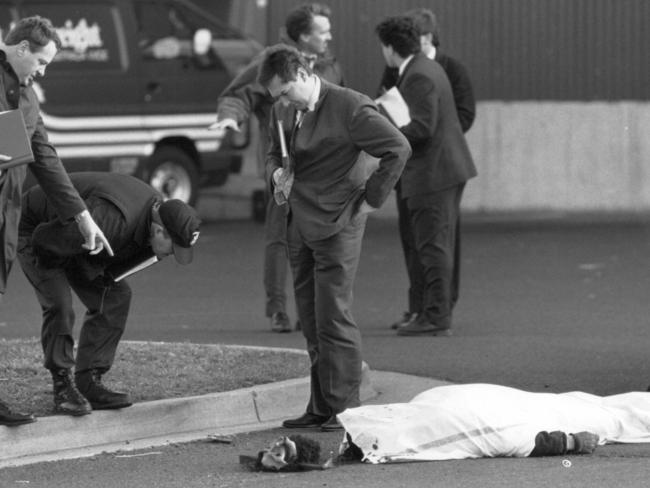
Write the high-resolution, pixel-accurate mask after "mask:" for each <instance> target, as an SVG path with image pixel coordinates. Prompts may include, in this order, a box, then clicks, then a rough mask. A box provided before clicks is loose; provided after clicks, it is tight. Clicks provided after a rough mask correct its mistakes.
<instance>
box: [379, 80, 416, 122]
mask: <svg viewBox="0 0 650 488" xmlns="http://www.w3.org/2000/svg"><path fill="white" fill-rule="evenodd" d="M375 103H376V104H377V105H378V106H379V109H380V111H381V112H382V113H383V114H384V115H386V116H387V117H388V118H389V119H390V121H391V122H392V123H393V124H395V126H396V127H403V126H405V125H406V124H408V123H409V122H411V115H410V114H409V108H408V105H406V102H405V101H404V98H402V94H401V93H400V92H399V90H398V89H397V87H393V88H391V89H390V90H388V91H387V92H386V93H384V94H383V95H382V96H380V97H379V98H377V99H376V100H375Z"/></svg>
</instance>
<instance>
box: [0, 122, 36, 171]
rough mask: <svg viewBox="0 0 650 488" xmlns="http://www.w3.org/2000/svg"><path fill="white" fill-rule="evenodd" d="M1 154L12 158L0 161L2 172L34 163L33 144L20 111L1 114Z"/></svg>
mask: <svg viewBox="0 0 650 488" xmlns="http://www.w3.org/2000/svg"><path fill="white" fill-rule="evenodd" d="M0 154H4V155H5V156H10V157H11V159H10V160H9V161H1V160H0V171H2V170H5V169H9V168H13V167H14V166H18V165H21V164H28V163H31V162H33V161H34V153H32V142H31V140H30V138H29V136H28V135H27V129H26V128H25V120H24V119H23V113H22V112H21V111H20V110H7V111H5V112H0Z"/></svg>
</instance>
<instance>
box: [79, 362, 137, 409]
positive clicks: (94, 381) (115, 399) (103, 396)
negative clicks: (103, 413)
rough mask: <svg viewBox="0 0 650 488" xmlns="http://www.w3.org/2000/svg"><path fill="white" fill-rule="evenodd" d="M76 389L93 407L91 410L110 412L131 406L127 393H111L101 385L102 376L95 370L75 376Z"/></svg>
mask: <svg viewBox="0 0 650 488" xmlns="http://www.w3.org/2000/svg"><path fill="white" fill-rule="evenodd" d="M75 382H76V383H77V388H79V391H80V392H81V393H82V394H83V396H85V397H86V398H87V399H88V401H89V402H90V404H91V405H92V407H93V410H110V409H113V408H125V407H130V406H131V405H133V403H132V402H131V399H130V398H129V395H128V393H120V392H117V391H111V390H109V389H108V388H106V387H105V386H104V385H103V384H102V375H101V374H100V373H99V371H97V370H96V369H91V370H90V371H84V372H83V373H77V374H75Z"/></svg>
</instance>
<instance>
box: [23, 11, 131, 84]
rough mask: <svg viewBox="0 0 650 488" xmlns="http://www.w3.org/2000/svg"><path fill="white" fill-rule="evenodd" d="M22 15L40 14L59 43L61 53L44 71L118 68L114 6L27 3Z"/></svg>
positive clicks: (118, 58)
mask: <svg viewBox="0 0 650 488" xmlns="http://www.w3.org/2000/svg"><path fill="white" fill-rule="evenodd" d="M24 8H25V11H24V12H23V15H24V16H30V15H41V16H42V17H47V18H49V19H50V20H51V21H52V24H54V27H55V28H56V30H57V32H58V34H59V37H60V38H61V42H62V44H63V46H62V48H61V50H60V51H59V52H58V53H57V55H56V57H55V58H54V61H53V62H52V64H51V65H50V67H49V68H48V69H49V70H51V71H52V72H55V71H56V72H59V71H78V69H79V65H80V64H83V68H84V70H93V71H105V70H119V69H120V68H121V64H122V63H121V62H120V55H119V50H118V41H117V30H116V29H117V28H116V25H115V18H116V16H115V15H113V10H114V6H113V5H112V4H111V3H109V2H106V3H87V2H80V1H76V2H74V1H70V2H56V3H55V4H54V5H52V4H51V3H48V2H45V1H44V2H42V3H31V2H30V3H29V4H28V5H25V7H24Z"/></svg>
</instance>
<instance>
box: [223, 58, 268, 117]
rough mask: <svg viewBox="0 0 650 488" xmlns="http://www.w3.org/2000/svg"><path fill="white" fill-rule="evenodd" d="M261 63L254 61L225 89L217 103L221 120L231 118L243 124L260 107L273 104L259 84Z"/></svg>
mask: <svg viewBox="0 0 650 488" xmlns="http://www.w3.org/2000/svg"><path fill="white" fill-rule="evenodd" d="M258 66H259V61H253V62H252V63H251V64H249V65H248V66H247V67H246V68H245V69H244V71H242V72H241V73H240V74H239V75H237V76H236V77H235V78H234V79H233V80H232V81H231V82H230V84H229V85H228V86H227V87H226V88H225V89H224V91H223V92H222V93H221V95H220V96H219V99H218V101H217V117H218V118H219V120H223V119H226V118H231V119H234V120H236V121H237V123H238V124H241V123H243V122H245V121H246V120H248V119H249V117H250V116H251V113H254V112H255V111H257V110H258V108H259V107H260V105H262V104H265V103H269V104H270V103H272V101H271V100H270V98H269V95H268V93H267V91H266V89H265V88H264V87H263V86H262V85H260V84H259V83H258V82H257V69H258Z"/></svg>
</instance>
